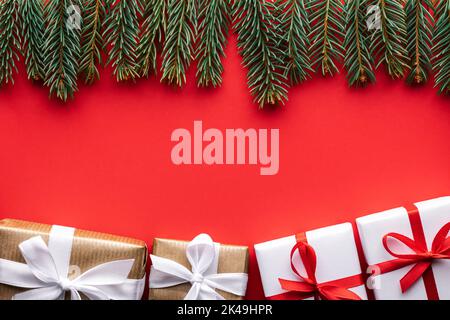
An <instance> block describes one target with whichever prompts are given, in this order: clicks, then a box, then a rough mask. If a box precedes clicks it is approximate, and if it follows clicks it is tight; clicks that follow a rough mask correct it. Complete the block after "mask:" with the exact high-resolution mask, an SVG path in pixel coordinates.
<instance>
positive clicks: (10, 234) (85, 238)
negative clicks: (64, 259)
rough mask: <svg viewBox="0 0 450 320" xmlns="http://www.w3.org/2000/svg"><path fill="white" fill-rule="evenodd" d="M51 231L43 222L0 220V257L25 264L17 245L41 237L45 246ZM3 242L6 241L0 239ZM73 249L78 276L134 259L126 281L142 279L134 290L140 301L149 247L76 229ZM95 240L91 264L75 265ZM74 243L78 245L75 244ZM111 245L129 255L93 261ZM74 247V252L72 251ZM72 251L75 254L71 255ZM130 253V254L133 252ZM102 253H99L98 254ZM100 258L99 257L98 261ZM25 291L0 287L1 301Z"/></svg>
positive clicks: (116, 237)
mask: <svg viewBox="0 0 450 320" xmlns="http://www.w3.org/2000/svg"><path fill="white" fill-rule="evenodd" d="M51 229H52V225H47V224H42V223H36V222H29V221H24V220H17V219H9V218H5V219H1V220H0V236H3V237H5V236H6V238H7V239H6V242H8V244H6V245H3V246H2V252H1V253H0V258H4V259H7V260H11V261H15V262H19V263H25V261H24V260H23V257H22V255H21V253H20V251H19V249H18V245H19V244H20V243H21V242H23V241H25V240H28V239H30V238H32V237H34V236H40V237H42V238H43V240H44V241H45V242H46V243H48V238H49V233H50V230H51ZM0 240H5V239H0ZM73 241H74V247H73V249H74V250H73V251H72V255H71V258H70V261H71V266H74V265H76V266H77V268H80V271H79V272H81V273H83V272H86V271H87V270H89V269H91V268H92V267H94V266H96V265H100V264H102V263H105V262H110V261H114V260H122V259H127V258H132V259H134V260H135V264H134V265H133V268H132V270H131V271H130V274H129V276H128V279H133V280H137V281H140V280H142V279H144V281H143V284H144V285H143V286H142V287H139V288H137V290H138V291H137V295H139V292H140V298H142V295H143V291H144V288H145V271H146V264H147V256H148V248H147V245H146V244H145V242H143V241H141V240H137V239H133V238H129V237H123V236H118V235H113V234H108V233H102V232H95V231H87V230H83V229H75V235H74V240H73ZM92 241H94V243H92V245H94V244H95V246H96V247H98V248H95V247H94V248H93V249H91V250H93V251H94V252H91V254H90V255H89V260H90V262H91V263H87V264H85V265H83V264H81V263H79V262H76V263H74V262H73V259H76V261H77V259H80V258H83V257H82V256H83V252H84V250H82V249H83V248H82V247H83V246H84V245H85V244H89V242H92ZM75 243H77V245H75ZM108 244H110V245H112V246H113V247H119V246H123V247H124V248H126V249H128V250H133V251H130V253H128V254H126V255H127V256H126V257H123V258H122V257H119V256H120V252H119V253H118V254H116V258H114V257H113V258H112V259H106V258H105V259H103V260H101V261H98V262H95V260H96V259H100V258H101V256H102V254H103V253H104V252H107V251H106V250H105V248H102V246H106V245H108ZM5 247H8V248H9V250H5V249H4V248H5ZM75 248H76V249H75ZM74 251H76V252H75V253H74ZM134 251H135V253H134V254H132V253H131V252H134ZM99 252H101V254H98V253H99ZM99 257H100V258H99ZM22 291H25V290H24V289H20V288H16V287H11V286H7V285H3V284H0V299H6V298H9V297H11V296H12V295H13V294H15V293H18V292H22Z"/></svg>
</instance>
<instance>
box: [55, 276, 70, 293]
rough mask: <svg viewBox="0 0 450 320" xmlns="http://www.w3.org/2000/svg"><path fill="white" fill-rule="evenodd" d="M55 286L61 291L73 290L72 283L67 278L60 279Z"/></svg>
mask: <svg viewBox="0 0 450 320" xmlns="http://www.w3.org/2000/svg"><path fill="white" fill-rule="evenodd" d="M57 284H58V286H59V287H60V288H61V290H63V291H71V290H72V289H74V285H73V283H72V281H71V280H70V279H68V278H62V279H60V280H59V282H58V283H57Z"/></svg>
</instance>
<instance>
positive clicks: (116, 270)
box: [0, 219, 147, 300]
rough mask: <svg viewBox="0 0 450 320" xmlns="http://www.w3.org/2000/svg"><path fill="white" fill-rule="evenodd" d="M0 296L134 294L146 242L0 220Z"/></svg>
mask: <svg viewBox="0 0 450 320" xmlns="http://www.w3.org/2000/svg"><path fill="white" fill-rule="evenodd" d="M0 243H1V244H2V245H1V250H0V299H33V300H36V299H37V300H40V299H45V300H48V299H52V300H53V299H64V298H67V299H69V298H71V299H75V300H78V299H140V298H141V297H142V293H143V289H144V286H145V266H146V260H147V248H146V245H145V243H144V242H142V241H139V240H134V239H130V238H125V237H120V236H115V235H109V234H104V233H98V232H91V231H84V230H80V229H74V228H68V227H61V226H51V225H46V224H40V223H34V222H26V221H19V220H11V219H5V220H1V221H0Z"/></svg>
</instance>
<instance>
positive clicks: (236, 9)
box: [233, 0, 288, 108]
mask: <svg viewBox="0 0 450 320" xmlns="http://www.w3.org/2000/svg"><path fill="white" fill-rule="evenodd" d="M277 10H278V9H277V7H276V4H274V3H272V2H269V1H265V0H235V1H234V5H233V17H234V21H235V23H234V27H235V30H236V32H237V34H238V49H239V51H240V54H241V56H242V59H243V64H244V67H246V68H247V69H248V73H247V83H248V86H249V88H250V93H251V94H252V95H253V96H254V100H255V102H256V103H258V105H259V107H260V108H263V107H264V106H265V105H267V104H269V105H277V104H284V101H285V100H287V89H286V88H287V86H288V84H287V79H286V76H285V65H284V60H283V59H284V56H285V53H284V52H283V51H282V49H281V48H280V46H279V43H280V42H281V40H282V39H283V37H282V35H281V34H280V29H279V26H280V21H279V20H277V19H276V17H275V16H274V14H273V11H277Z"/></svg>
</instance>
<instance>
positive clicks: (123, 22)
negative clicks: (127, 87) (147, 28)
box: [103, 0, 141, 81]
mask: <svg viewBox="0 0 450 320" xmlns="http://www.w3.org/2000/svg"><path fill="white" fill-rule="evenodd" d="M110 1H111V0H110ZM113 2H114V3H113V4H112V6H111V8H107V11H108V13H107V18H106V20H105V25H106V27H105V29H104V32H103V37H104V38H105V39H106V43H107V44H110V45H111V49H110V50H109V53H108V62H107V63H108V64H112V66H113V69H114V71H113V74H114V76H115V77H116V79H117V81H128V80H134V79H136V78H138V77H139V70H138V69H139V66H138V64H137V54H136V49H137V46H138V39H139V16H140V15H141V7H140V3H139V0H120V1H113Z"/></svg>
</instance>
